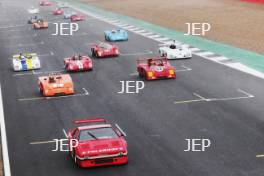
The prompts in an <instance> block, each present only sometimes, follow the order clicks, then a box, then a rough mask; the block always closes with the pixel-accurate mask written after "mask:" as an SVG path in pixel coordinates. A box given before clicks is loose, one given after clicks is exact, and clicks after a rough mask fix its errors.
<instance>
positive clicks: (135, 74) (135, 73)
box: [129, 72, 138, 76]
mask: <svg viewBox="0 0 264 176" xmlns="http://www.w3.org/2000/svg"><path fill="white" fill-rule="evenodd" d="M129 76H138V72H134V73H130V74H129Z"/></svg>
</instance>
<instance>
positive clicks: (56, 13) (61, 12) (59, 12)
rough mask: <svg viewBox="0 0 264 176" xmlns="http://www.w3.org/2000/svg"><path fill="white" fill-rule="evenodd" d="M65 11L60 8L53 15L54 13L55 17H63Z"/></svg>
mask: <svg viewBox="0 0 264 176" xmlns="http://www.w3.org/2000/svg"><path fill="white" fill-rule="evenodd" d="M63 12H64V11H63V9H61V8H58V9H55V10H54V11H53V12H52V13H53V15H61V14H63Z"/></svg>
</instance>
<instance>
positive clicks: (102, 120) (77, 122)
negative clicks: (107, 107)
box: [74, 118, 106, 124]
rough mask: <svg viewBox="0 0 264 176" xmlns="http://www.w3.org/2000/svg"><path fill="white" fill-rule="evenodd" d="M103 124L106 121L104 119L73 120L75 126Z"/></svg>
mask: <svg viewBox="0 0 264 176" xmlns="http://www.w3.org/2000/svg"><path fill="white" fill-rule="evenodd" d="M98 122H103V123H106V120H105V119H104V118H93V119H92V118H91V119H85V120H75V121H74V123H75V124H82V123H98Z"/></svg>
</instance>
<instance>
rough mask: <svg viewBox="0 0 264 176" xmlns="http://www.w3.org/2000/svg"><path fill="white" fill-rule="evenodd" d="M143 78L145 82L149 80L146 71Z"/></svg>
mask: <svg viewBox="0 0 264 176" xmlns="http://www.w3.org/2000/svg"><path fill="white" fill-rule="evenodd" d="M142 77H143V78H144V79H145V80H148V76H147V73H146V71H143V75H142Z"/></svg>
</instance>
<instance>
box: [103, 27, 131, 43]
mask: <svg viewBox="0 0 264 176" xmlns="http://www.w3.org/2000/svg"><path fill="white" fill-rule="evenodd" d="M104 34H105V40H106V41H110V42H115V41H125V40H128V34H127V32H126V31H125V30H123V29H117V30H112V31H105V32H104Z"/></svg>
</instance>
